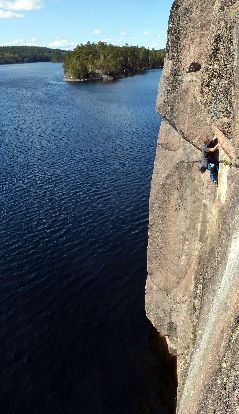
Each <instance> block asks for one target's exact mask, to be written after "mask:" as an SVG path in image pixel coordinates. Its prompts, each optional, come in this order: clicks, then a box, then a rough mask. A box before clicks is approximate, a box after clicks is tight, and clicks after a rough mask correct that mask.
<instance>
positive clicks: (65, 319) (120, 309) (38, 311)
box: [0, 63, 161, 414]
mask: <svg viewBox="0 0 239 414" xmlns="http://www.w3.org/2000/svg"><path fill="white" fill-rule="evenodd" d="M160 74H161V72H160V71H159V70H155V71H150V72H147V73H146V74H144V75H140V76H135V77H133V78H128V79H124V80H121V81H118V82H115V83H110V84H102V83H97V84H87V85H80V84H67V83H64V82H62V77H63V69H62V66H61V65H60V64H51V63H39V64H26V65H12V66H11V65H9V66H8V65H6V66H1V67H0V106H1V115H0V116H1V119H0V121H1V122H0V136H1V139H0V157H1V158H0V173H1V228H0V242H1V256H0V278H1V279H0V298H1V302H0V321H1V329H0V403H1V404H0V408H1V410H0V411H1V413H4V414H8V413H14V414H18V413H21V414H24V413H29V414H38V413H41V414H42V413H44V414H45V413H52V414H54V413H80V414H101V413H102V414H108V413H110V414H112V413H114V414H118V413H119V414H123V413H126V414H129V413H133V414H138V413H139V393H138V392H137V382H138V380H139V377H140V375H141V358H142V354H143V350H144V346H145V342H146V338H147V323H146V318H145V312H144V287H145V279H146V253H147V224H148V198H149V188H150V179H151V174H152V168H153V160H154V154H155V147H156V138H157V131H158V129H159V123H160V119H159V116H158V115H157V114H156V113H155V99H156V94H157V87H158V82H159V77H160Z"/></svg>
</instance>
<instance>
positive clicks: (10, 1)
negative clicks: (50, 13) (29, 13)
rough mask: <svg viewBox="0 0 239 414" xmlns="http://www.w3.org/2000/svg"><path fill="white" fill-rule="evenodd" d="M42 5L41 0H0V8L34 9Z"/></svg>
mask: <svg viewBox="0 0 239 414" xmlns="http://www.w3.org/2000/svg"><path fill="white" fill-rule="evenodd" d="M42 6H43V3H42V0H0V8H2V9H6V10H17V11H20V10H36V9H41V8H42Z"/></svg>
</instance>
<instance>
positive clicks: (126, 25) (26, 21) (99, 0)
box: [0, 0, 173, 49]
mask: <svg viewBox="0 0 239 414" xmlns="http://www.w3.org/2000/svg"><path fill="white" fill-rule="evenodd" d="M172 3H173V0H0V45H2V46H6V45H16V46H18V45H28V46H31V45H36V46H47V47H52V48H60V49H73V48H74V47H75V46H76V45H77V44H80V43H86V42H87V41H90V42H99V41H104V42H107V43H112V44H115V45H123V44H125V43H128V44H129V45H138V46H145V47H149V48H155V49H161V48H164V47H165V45H166V37H167V24H168V18H169V13H170V9H171V6H172Z"/></svg>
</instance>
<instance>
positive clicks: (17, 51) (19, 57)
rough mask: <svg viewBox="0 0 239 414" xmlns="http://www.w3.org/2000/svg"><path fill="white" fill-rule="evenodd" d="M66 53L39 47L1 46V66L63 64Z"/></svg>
mask: <svg viewBox="0 0 239 414" xmlns="http://www.w3.org/2000/svg"><path fill="white" fill-rule="evenodd" d="M65 54H66V51H64V50H60V49H50V48H48V47H38V46H0V64H2V65H3V64H6V63H30V62H63V60H64V56H65Z"/></svg>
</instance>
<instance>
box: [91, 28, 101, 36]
mask: <svg viewBox="0 0 239 414" xmlns="http://www.w3.org/2000/svg"><path fill="white" fill-rule="evenodd" d="M102 33H103V31H102V30H100V29H95V30H94V32H93V33H92V34H94V35H101V34H102Z"/></svg>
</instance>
